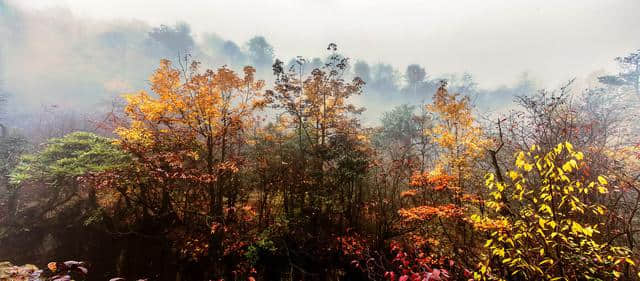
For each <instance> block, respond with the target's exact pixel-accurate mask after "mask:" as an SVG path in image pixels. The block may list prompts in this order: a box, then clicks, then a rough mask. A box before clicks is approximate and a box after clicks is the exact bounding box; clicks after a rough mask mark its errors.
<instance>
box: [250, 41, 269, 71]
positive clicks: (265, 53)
mask: <svg viewBox="0 0 640 281" xmlns="http://www.w3.org/2000/svg"><path fill="white" fill-rule="evenodd" d="M247 49H248V50H247V51H248V56H249V59H250V60H251V63H252V64H253V65H255V67H256V68H258V69H259V70H262V69H265V68H267V67H269V66H271V64H272V63H273V56H274V53H273V47H272V46H271V45H270V44H269V43H268V42H267V40H266V39H265V38H264V37H262V36H255V37H253V38H251V39H250V40H249V41H248V42H247Z"/></svg>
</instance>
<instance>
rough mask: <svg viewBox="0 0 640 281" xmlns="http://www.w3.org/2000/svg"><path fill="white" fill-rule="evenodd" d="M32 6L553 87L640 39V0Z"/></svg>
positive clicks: (269, 0) (52, 1) (69, 2)
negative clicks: (332, 47) (182, 25)
mask: <svg viewBox="0 0 640 281" xmlns="http://www.w3.org/2000/svg"><path fill="white" fill-rule="evenodd" d="M10 3H12V4H14V5H19V6H22V7H24V8H27V9H43V8H47V7H52V6H53V7H63V8H68V9H70V10H71V12H72V13H73V14H74V15H76V16H77V17H80V18H87V19H95V20H107V21H113V20H118V21H120V20H126V21H130V20H141V21H145V22H148V23H149V24H151V25H155V26H157V25H159V24H173V23H175V22H177V21H185V22H187V23H188V24H190V25H191V27H192V29H193V31H194V33H195V34H196V38H197V37H198V36H200V37H201V36H202V34H204V33H216V34H218V35H220V36H221V37H223V38H227V39H231V40H234V41H236V42H245V41H246V40H247V39H249V38H250V37H252V36H254V35H264V36H265V37H266V38H267V40H268V41H269V42H270V43H271V44H272V45H274V47H275V49H276V55H277V56H278V57H283V58H289V57H292V56H295V55H305V56H314V55H318V54H319V53H320V51H322V49H323V48H324V47H325V46H326V45H327V43H329V42H335V43H337V44H338V46H339V47H340V48H341V50H342V51H343V52H344V53H345V54H346V55H348V56H351V57H355V58H361V59H366V60H367V61H369V62H373V63H375V62H381V61H382V62H388V63H392V64H393V65H394V66H395V67H397V68H399V70H401V71H403V70H404V68H405V67H406V65H407V64H409V63H420V64H422V65H425V66H426V68H427V71H428V72H429V70H434V71H435V72H436V73H444V72H463V71H468V72H471V73H472V74H473V75H474V76H475V77H476V80H477V81H478V82H479V83H480V85H482V86H483V87H495V86H498V85H501V84H511V83H513V82H514V81H515V80H516V79H517V78H518V77H520V76H521V74H522V73H523V72H525V71H526V72H529V73H530V77H533V78H534V79H535V80H537V81H538V82H541V84H542V85H545V86H555V85H556V84H558V83H560V82H561V81H565V80H567V79H568V78H570V77H572V76H578V77H584V76H586V75H588V74H590V73H592V72H593V71H599V70H607V71H615V70H616V68H615V63H614V62H613V61H612V59H613V58H614V57H616V56H618V55H624V54H626V53H628V52H630V51H632V50H634V49H638V48H640V31H639V27H640V1H639V0H575V1H568V0H558V1H539V0H537V1H516V0H508V1H507V0H482V1H479V0H466V1H461V0H457V1H452V0H447V1H444V0H442V1H441V0H436V1H425V0H404V1H398V0H394V1H391V0H387V1H374V0H357V1H356V0H323V1H320V0H254V1H249V0H225V1H222V0H188V1H187V0H183V1H168V0H154V1H142V0H110V1H104V0H21V1H17V0H15V1H10Z"/></svg>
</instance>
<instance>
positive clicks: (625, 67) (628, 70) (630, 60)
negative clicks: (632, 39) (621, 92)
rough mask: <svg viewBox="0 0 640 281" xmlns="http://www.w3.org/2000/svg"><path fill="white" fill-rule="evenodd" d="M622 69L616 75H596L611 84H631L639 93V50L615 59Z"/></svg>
mask: <svg viewBox="0 0 640 281" xmlns="http://www.w3.org/2000/svg"><path fill="white" fill-rule="evenodd" d="M615 60H616V61H617V62H618V63H619V64H620V68H621V69H622V71H621V72H620V73H618V74H617V75H606V76H601V77H598V80H599V81H600V82H601V83H603V84H607V85H612V86H631V87H633V89H634V90H635V92H636V94H638V95H640V50H637V51H635V52H632V53H630V54H628V55H626V56H624V57H617V58H616V59H615Z"/></svg>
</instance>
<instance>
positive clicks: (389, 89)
mask: <svg viewBox="0 0 640 281" xmlns="http://www.w3.org/2000/svg"><path fill="white" fill-rule="evenodd" d="M368 83H369V85H370V89H372V90H374V91H377V92H378V93H395V92H396V91H397V90H398V75H397V73H396V71H395V70H394V69H393V66H391V65H390V64H384V63H378V64H376V65H374V66H373V67H372V68H371V81H368Z"/></svg>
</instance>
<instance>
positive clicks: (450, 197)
mask: <svg viewBox="0 0 640 281" xmlns="http://www.w3.org/2000/svg"><path fill="white" fill-rule="evenodd" d="M327 49H328V54H327V59H325V60H322V63H318V65H315V66H314V67H312V68H308V66H309V65H308V62H306V61H304V60H302V59H297V60H294V61H292V62H287V63H285V62H283V61H280V60H275V63H273V64H272V70H273V73H274V76H275V77H274V79H273V80H274V82H273V83H267V82H265V81H263V80H260V79H258V78H257V77H256V69H255V68H253V67H249V66H248V67H245V68H244V69H242V71H239V72H236V71H233V70H232V69H230V68H227V67H221V68H218V69H215V70H211V69H207V70H203V69H202V67H201V65H200V63H199V62H196V61H190V60H189V57H185V59H184V60H181V61H180V62H179V63H176V62H171V61H169V60H162V61H161V62H160V65H159V67H158V68H157V69H156V71H155V72H154V73H153V75H152V76H151V77H150V78H149V81H150V83H151V87H150V91H145V90H142V91H140V92H137V93H135V94H130V95H127V96H126V97H125V100H126V102H125V105H124V107H122V108H116V109H114V110H113V111H112V112H111V113H110V114H108V115H107V116H106V117H105V118H101V119H99V120H93V121H94V122H92V123H90V124H91V125H93V126H92V127H91V128H93V129H92V132H73V133H69V134H66V135H64V136H63V137H59V138H52V139H49V140H47V141H46V142H44V143H33V142H30V139H31V138H34V139H37V136H24V135H21V134H20V132H18V131H12V132H9V133H7V134H4V135H3V137H2V138H1V139H0V145H1V149H0V153H1V154H2V155H1V156H0V159H1V160H0V161H1V162H0V169H1V170H2V171H1V172H2V175H3V176H2V178H1V180H2V183H1V186H2V192H1V193H0V195H1V196H0V206H2V210H3V211H2V212H1V213H0V245H3V246H2V247H0V258H2V259H10V260H11V262H12V263H14V264H15V263H18V264H22V263H27V262H33V263H37V264H38V265H42V264H45V263H46V262H48V261H51V260H54V261H55V260H57V261H63V260H67V259H78V260H83V261H86V262H87V263H88V267H89V268H90V271H89V272H90V273H89V274H90V279H91V280H102V279H105V280H106V279H108V278H111V277H125V278H130V279H133V278H143V277H144V278H150V279H151V280H218V279H224V280H394V281H395V280H469V279H476V280H591V279H593V280H637V279H638V278H640V276H639V275H638V267H637V266H636V264H637V263H638V262H640V260H638V256H640V249H639V248H638V245H637V243H638V239H640V234H639V232H640V221H639V219H640V217H639V216H640V214H638V210H639V209H640V138H639V135H638V134H639V133H640V130H639V128H638V125H637V122H635V118H637V115H638V113H639V112H640V111H638V104H639V102H638V100H639V99H640V94H639V93H638V88H637V79H638V74H640V72H638V71H637V70H633V69H632V68H625V69H626V70H625V72H623V73H620V74H618V75H614V76H607V77H608V78H602V79H601V81H602V82H603V83H602V84H600V85H599V86H598V87H595V88H591V89H587V90H585V91H583V92H579V93H576V92H575V91H572V90H571V82H569V83H568V84H567V85H566V86H564V87H562V88H560V89H558V90H554V91H546V90H541V91H538V92H535V93H532V94H530V95H521V96H517V97H516V98H515V99H514V102H515V104H516V105H517V107H516V108H519V109H518V110H513V111H510V112H507V113H504V114H502V115H500V116H498V117H495V116H494V117H492V118H480V117H479V116H482V115H481V114H478V113H477V112H474V107H473V102H472V100H471V98H470V97H469V96H468V95H464V94H459V93H457V92H455V91H453V89H452V87H451V86H450V85H448V83H447V81H444V80H443V81H438V83H437V84H434V85H432V84H431V82H429V83H427V82H425V71H424V69H422V68H421V67H418V66H410V67H409V69H408V70H407V72H408V74H409V75H411V77H412V78H411V81H414V83H413V84H411V83H410V84H408V86H407V87H406V91H412V90H413V91H417V89H418V88H422V87H431V88H429V89H431V90H432V91H433V97H432V98H430V99H429V100H425V103H426V105H425V104H418V105H402V106H398V107H395V108H393V109H392V110H389V111H388V112H386V113H385V114H384V115H383V116H381V121H380V123H381V125H380V126H376V127H366V126H363V125H362V124H361V121H360V120H361V119H360V116H361V114H362V112H363V111H364V110H365V109H364V108H361V107H358V106H356V105H354V104H353V103H352V100H353V99H354V98H355V97H357V96H359V95H361V94H363V93H364V92H365V91H367V89H368V87H376V86H375V84H367V83H365V81H364V80H363V79H362V78H360V77H359V76H355V77H352V76H351V75H349V73H350V71H351V70H352V69H354V70H355V71H356V73H357V74H358V75H363V76H365V78H366V77H367V75H370V77H371V76H376V75H378V76H380V77H382V76H384V75H380V74H374V73H376V70H372V72H371V73H369V74H367V73H368V72H367V71H369V70H367V69H368V68H367V67H365V66H366V65H364V64H362V63H359V64H358V63H356V65H354V66H351V64H350V61H349V59H348V58H345V57H343V56H342V55H340V54H339V53H338V52H337V46H336V45H335V44H330V45H329V47H328V48H327ZM628 57H629V58H637V57H638V53H634V54H631V55H629V56H628ZM619 61H620V62H621V63H625V64H632V63H635V65H636V66H637V65H638V60H637V59H636V60H635V61H633V60H632V59H623V58H621V59H619ZM629 69H630V70H629ZM636 69H637V67H636ZM634 71H635V72H634ZM632 75H636V76H635V79H636V80H633V78H629V77H631V76H632ZM634 81H635V84H634ZM623 82H624V83H623ZM425 89H426V88H425ZM51 124H52V125H51V126H53V128H55V122H54V123H51ZM88 127H90V126H88ZM53 265H54V266H52V267H53V269H52V271H54V272H55V270H57V267H56V266H55V265H56V264H55V263H54V264H53ZM83 266H84V264H83ZM52 274H53V273H52Z"/></svg>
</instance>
